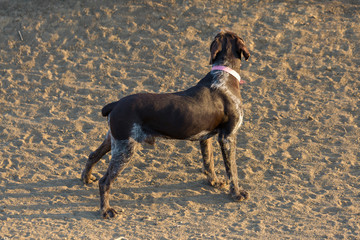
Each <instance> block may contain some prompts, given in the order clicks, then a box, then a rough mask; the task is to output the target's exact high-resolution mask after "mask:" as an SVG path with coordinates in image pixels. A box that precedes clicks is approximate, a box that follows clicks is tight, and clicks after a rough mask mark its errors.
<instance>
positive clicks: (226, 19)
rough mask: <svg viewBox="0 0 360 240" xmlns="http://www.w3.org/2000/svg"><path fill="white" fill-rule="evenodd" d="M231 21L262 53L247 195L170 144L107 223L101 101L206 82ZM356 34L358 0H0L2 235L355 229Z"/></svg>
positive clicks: (247, 145)
mask: <svg viewBox="0 0 360 240" xmlns="http://www.w3.org/2000/svg"><path fill="white" fill-rule="evenodd" d="M221 29H229V30H232V31H234V32H236V33H238V34H239V35H240V36H241V37H242V38H243V39H244V40H245V42H246V44H247V46H248V47H249V50H250V52H251V54H252V55H251V57H250V59H249V61H248V62H244V63H243V64H242V72H241V73H240V75H241V76H242V78H243V79H244V80H245V81H247V84H246V85H243V86H242V89H241V91H242V92H241V95H242V98H243V102H244V107H245V119H244V124H243V126H242V127H241V129H240V131H239V133H238V137H237V140H238V143H237V163H238V170H239V178H240V179H239V181H240V184H241V186H243V188H244V189H246V190H248V191H249V192H250V194H251V198H250V199H249V200H248V201H246V202H241V203H236V202H233V201H232V199H231V198H230V196H229V195H228V190H227V189H214V188H212V187H211V186H209V185H208V184H207V182H206V178H205V175H204V174H203V172H202V161H201V156H200V150H199V144H198V143H197V142H186V141H175V140H170V141H169V140H161V139H160V140H157V143H156V145H155V146H154V147H152V146H147V145H144V146H143V148H142V149H141V150H139V151H138V152H137V154H136V156H135V159H134V161H133V162H132V164H131V167H129V168H127V169H126V170H125V171H124V172H123V174H122V175H121V176H120V177H119V178H118V179H117V182H116V183H115V184H114V187H113V189H112V197H111V204H112V206H113V207H115V208H117V209H118V210H121V211H122V212H121V215H120V217H119V218H117V219H113V220H103V219H101V218H100V214H99V194H98V185H97V183H95V184H93V185H89V186H84V185H83V184H82V183H81V181H80V173H81V171H82V169H83V167H84V165H85V162H86V160H87V156H88V154H89V153H90V152H91V151H93V150H95V149H96V147H97V146H98V145H99V144H100V143H101V142H102V140H103V138H104V136H105V133H106V131H107V123H106V119H105V118H103V117H102V116H101V114H100V110H101V108H102V106H103V105H105V104H106V103H109V102H111V101H114V100H117V99H119V98H121V97H123V96H126V95H129V94H133V93H138V92H156V93H163V92H173V91H178V90H183V89H186V88H188V87H190V86H192V85H194V84H196V83H197V81H198V80H199V79H201V78H202V77H203V76H204V75H205V74H206V73H207V72H208V71H209V70H210V66H209V46H210V43H211V41H212V39H213V38H214V36H215V35H216V33H218V32H219V30H221ZM359 39H360V2H359V1H356V0H353V1H347V0H343V1H315V0H309V1H263V0H258V1H201V0H195V1H175V0H173V1H170V0H169V1H156V0H151V1H96V0H89V1H67V0H65V1H55V0H54V1H40V0H39V1H27V0H14V1H13V0H1V1H0V239H4V240H5V239H359V238H360V161H359V160H360V150H359V144H360V129H359V128H360V91H359V90H360V82H359V78H360V73H359V67H360V44H359ZM214 146H217V144H216V142H214ZM109 155H110V154H109ZM109 155H107V156H106V157H105V158H104V159H103V160H102V161H101V162H99V164H98V165H96V168H95V175H96V176H97V177H101V176H102V174H103V173H104V172H105V170H106V167H107V164H108V162H109V158H110V156H109ZM215 157H216V169H217V171H218V173H219V176H221V177H222V178H224V177H225V175H224V166H223V163H222V159H221V156H220V152H219V150H218V148H217V150H216V152H215Z"/></svg>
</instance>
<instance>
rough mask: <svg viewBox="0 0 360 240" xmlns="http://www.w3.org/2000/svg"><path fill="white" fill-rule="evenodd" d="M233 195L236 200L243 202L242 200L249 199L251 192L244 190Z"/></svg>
mask: <svg viewBox="0 0 360 240" xmlns="http://www.w3.org/2000/svg"><path fill="white" fill-rule="evenodd" d="M232 197H233V199H234V201H236V202H242V201H245V200H247V199H249V198H250V194H249V193H248V192H247V191H244V190H242V191H240V192H239V193H237V194H233V195H232Z"/></svg>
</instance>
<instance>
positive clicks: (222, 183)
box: [209, 179, 228, 189]
mask: <svg viewBox="0 0 360 240" xmlns="http://www.w3.org/2000/svg"><path fill="white" fill-rule="evenodd" d="M209 184H210V185H211V186H212V187H214V188H219V189H223V188H225V187H226V186H227V184H228V183H227V182H226V181H220V180H217V179H216V180H215V181H209Z"/></svg>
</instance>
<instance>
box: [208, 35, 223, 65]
mask: <svg viewBox="0 0 360 240" xmlns="http://www.w3.org/2000/svg"><path fill="white" fill-rule="evenodd" d="M221 50H222V43H221V41H220V40H219V38H218V37H216V38H215V39H214V41H213V42H212V43H211V45H210V64H213V63H214V61H215V58H216V56H217V54H218V53H219V52H221Z"/></svg>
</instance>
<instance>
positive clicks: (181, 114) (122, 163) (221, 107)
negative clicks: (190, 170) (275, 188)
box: [81, 31, 250, 218]
mask: <svg viewBox="0 0 360 240" xmlns="http://www.w3.org/2000/svg"><path fill="white" fill-rule="evenodd" d="M210 54H211V56H210V64H212V66H213V68H212V70H211V71H210V72H209V73H208V74H207V75H206V76H205V77H204V78H203V79H201V80H200V81H199V82H198V83H197V84H196V85H195V86H194V87H191V88H189V89H187V90H185V91H181V92H176V93H165V94H152V93H140V94H135V95H130V96H127V97H124V98H122V99H120V100H119V101H117V102H113V103H110V104H108V105H106V106H105V107H104V108H103V109H102V115H103V116H107V117H108V123H109V127H110V130H109V131H108V133H107V135H106V137H105V140H104V142H103V143H102V144H101V145H100V147H99V148H98V149H96V151H94V152H92V153H91V154H90V156H89V159H88V161H87V163H86V166H85V169H84V171H83V173H82V176H81V178H82V181H83V182H84V183H86V184H88V183H91V182H93V181H94V180H95V177H94V176H92V174H91V172H92V168H93V166H94V165H95V164H96V163H97V162H98V161H99V160H100V158H101V157H102V156H104V155H105V154H106V153H107V152H109V151H110V150H111V155H112V158H111V161H110V163H109V167H108V170H107V172H106V173H105V175H104V176H103V177H102V178H101V179H100V180H99V188H100V210H101V216H102V217H103V218H113V217H115V216H116V214H117V212H116V211H115V210H114V209H113V208H111V207H110V204H109V195H110V187H111V184H112V183H113V182H114V180H115V178H116V177H117V176H118V175H119V174H120V173H121V171H122V170H123V169H124V168H125V167H126V166H127V164H128V163H129V162H130V160H131V159H132V157H133V155H134V151H135V150H134V149H135V146H136V145H137V144H139V143H143V142H147V143H150V144H154V142H155V138H157V137H162V138H168V139H182V140H192V141H195V140H198V141H200V146H201V153H202V156H203V160H204V169H205V173H206V175H207V178H208V181H209V183H210V184H211V185H212V186H218V185H220V183H219V180H218V178H217V177H216V174H215V171H214V159H213V153H212V142H211V137H213V136H215V135H218V141H219V143H220V147H221V152H222V156H223V159H224V164H225V168H226V174H227V176H228V178H229V181H230V193H231V195H232V197H233V198H234V200H235V201H243V200H245V199H247V198H248V197H249V194H248V193H247V192H246V191H244V190H241V189H240V188H239V185H238V173H237V167H236V160H235V148H236V132H237V130H238V129H239V127H240V125H241V123H242V121H243V110H242V105H241V99H240V84H241V83H242V81H241V79H240V75H239V74H238V72H239V71H240V65H241V64H240V63H241V55H243V56H244V58H245V60H247V59H248V58H249V56H250V53H249V50H248V48H247V47H246V46H245V43H244V41H243V40H242V39H241V38H240V37H238V36H237V35H236V34H235V33H232V32H228V31H226V32H220V33H219V34H217V35H216V37H215V39H214V41H213V42H212V43H211V46H210Z"/></svg>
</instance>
